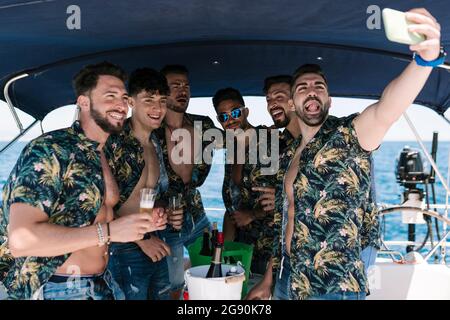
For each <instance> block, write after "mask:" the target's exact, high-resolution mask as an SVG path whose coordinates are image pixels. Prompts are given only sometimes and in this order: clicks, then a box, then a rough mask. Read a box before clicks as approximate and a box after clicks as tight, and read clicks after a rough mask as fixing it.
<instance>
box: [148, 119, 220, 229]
mask: <svg viewBox="0 0 450 320" xmlns="http://www.w3.org/2000/svg"><path fill="white" fill-rule="evenodd" d="M185 119H186V120H187V121H189V122H190V123H191V124H192V125H193V126H194V129H195V130H198V131H199V133H200V134H201V135H202V136H203V133H204V132H205V131H206V130H209V129H213V128H214V129H215V128H216V127H215V126H214V122H213V121H212V120H211V119H210V118H209V117H207V116H201V115H195V114H189V113H185ZM195 124H201V125H200V126H198V127H197V126H195ZM165 128H166V124H165V122H163V123H162V125H161V127H160V128H158V129H157V130H155V134H156V137H157V138H158V140H159V144H160V145H161V150H162V154H163V162H164V164H165V169H166V172H167V176H168V178H169V187H168V189H167V192H165V193H163V194H162V195H161V200H162V201H164V202H166V203H168V202H169V197H170V196H171V195H173V194H177V193H182V194H183V195H185V196H184V197H183V200H185V201H186V203H185V205H186V212H187V213H188V214H190V215H191V216H192V219H193V221H194V222H197V221H199V220H200V218H202V217H203V216H204V215H205V209H204V207H203V202H202V197H201V194H200V191H199V190H198V189H197V188H199V187H200V186H201V185H202V184H203V183H204V182H205V180H206V177H207V176H208V174H209V171H210V170H211V163H208V162H206V161H204V159H201V161H198V162H197V163H194V167H193V170H192V178H191V181H190V183H189V184H187V185H185V184H184V182H183V179H181V177H180V176H179V175H178V174H176V172H175V171H174V170H173V169H172V167H171V165H170V162H169V153H168V148H167V142H166V135H165ZM201 143H202V151H204V150H205V149H206V148H207V147H208V146H209V145H210V144H211V141H203V139H202V141H201ZM202 154H203V152H202Z"/></svg>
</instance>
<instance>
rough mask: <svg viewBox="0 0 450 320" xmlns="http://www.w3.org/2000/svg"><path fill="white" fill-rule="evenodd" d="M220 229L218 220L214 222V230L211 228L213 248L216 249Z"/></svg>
mask: <svg viewBox="0 0 450 320" xmlns="http://www.w3.org/2000/svg"><path fill="white" fill-rule="evenodd" d="M218 232H219V230H218V229H217V222H213V226H212V230H211V248H212V250H214V247H215V246H216V242H217V233H218Z"/></svg>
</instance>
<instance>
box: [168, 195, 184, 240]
mask: <svg viewBox="0 0 450 320" xmlns="http://www.w3.org/2000/svg"><path fill="white" fill-rule="evenodd" d="M182 199H183V195H182V194H181V193H177V194H176V195H174V196H172V197H170V198H169V209H170V211H169V212H170V215H171V216H172V217H174V216H175V215H174V214H173V213H174V211H178V210H180V209H182V206H181V201H182ZM180 215H181V216H182V215H183V214H177V215H176V216H180ZM180 231H181V228H180V229H175V228H174V227H173V226H172V229H171V230H170V232H172V233H175V232H180Z"/></svg>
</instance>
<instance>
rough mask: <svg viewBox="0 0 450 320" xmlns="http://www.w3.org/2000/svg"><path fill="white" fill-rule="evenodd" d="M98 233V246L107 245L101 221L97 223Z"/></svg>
mask: <svg viewBox="0 0 450 320" xmlns="http://www.w3.org/2000/svg"><path fill="white" fill-rule="evenodd" d="M97 235H98V246H99V247H102V246H104V245H105V243H106V241H105V236H104V234H103V228H102V225H101V224H100V223H97Z"/></svg>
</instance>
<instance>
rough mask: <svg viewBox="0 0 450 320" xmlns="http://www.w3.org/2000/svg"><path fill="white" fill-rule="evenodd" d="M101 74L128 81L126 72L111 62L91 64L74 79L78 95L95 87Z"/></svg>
mask: <svg viewBox="0 0 450 320" xmlns="http://www.w3.org/2000/svg"><path fill="white" fill-rule="evenodd" d="M100 76H113V77H116V78H119V79H120V80H122V81H123V82H124V83H125V82H126V81H127V74H126V72H125V71H124V70H123V69H122V68H121V67H119V66H117V65H115V64H112V63H111V62H107V61H103V62H100V63H97V64H90V65H87V66H85V67H84V68H83V69H81V70H80V71H79V72H78V73H77V74H76V75H75V77H74V78H73V80H72V86H73V89H74V91H75V94H76V96H77V97H78V96H81V95H85V94H87V93H88V92H89V91H91V90H92V89H94V88H95V87H96V86H97V82H98V78H99V77H100Z"/></svg>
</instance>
